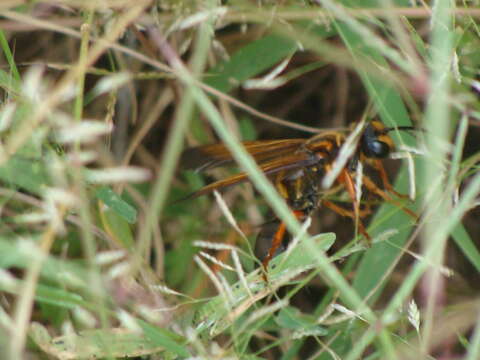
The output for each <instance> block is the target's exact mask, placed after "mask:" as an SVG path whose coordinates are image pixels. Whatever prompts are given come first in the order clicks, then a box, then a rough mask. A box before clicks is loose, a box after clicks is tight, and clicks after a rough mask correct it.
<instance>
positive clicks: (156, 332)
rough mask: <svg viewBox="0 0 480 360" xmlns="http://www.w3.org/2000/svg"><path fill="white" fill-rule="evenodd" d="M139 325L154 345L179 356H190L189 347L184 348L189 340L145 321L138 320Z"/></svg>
mask: <svg viewBox="0 0 480 360" xmlns="http://www.w3.org/2000/svg"><path fill="white" fill-rule="evenodd" d="M138 323H139V325H140V326H141V327H142V329H143V331H144V333H145V335H146V336H147V337H148V338H149V341H151V343H152V344H155V345H157V346H162V347H164V348H165V349H166V350H168V351H170V352H173V353H175V354H177V355H179V356H184V357H188V356H190V353H189V351H188V350H187V347H186V346H184V344H186V342H187V340H186V339H185V338H184V337H182V336H180V335H178V334H175V333H173V332H171V331H168V330H165V329H162V328H159V327H157V326H153V325H150V324H148V323H146V322H144V321H141V320H138Z"/></svg>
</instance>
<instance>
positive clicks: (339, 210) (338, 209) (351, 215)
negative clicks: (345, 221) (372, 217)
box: [322, 200, 372, 243]
mask: <svg viewBox="0 0 480 360" xmlns="http://www.w3.org/2000/svg"><path fill="white" fill-rule="evenodd" d="M322 205H324V206H325V207H327V208H329V209H330V210H332V211H334V212H336V213H337V214H339V215H341V216H345V217H349V218H352V219H354V220H355V219H357V218H358V231H359V232H360V234H362V235H363V236H364V237H365V239H367V241H368V242H369V243H371V241H372V238H371V236H370V235H369V234H368V232H367V230H365V226H364V225H363V222H362V220H360V218H362V217H364V216H365V215H367V214H369V213H370V209H367V210H364V211H359V212H358V213H355V212H353V211H350V210H347V209H344V208H342V207H341V206H338V205H337V204H335V203H333V202H331V201H328V200H323V201H322ZM357 214H358V217H357Z"/></svg>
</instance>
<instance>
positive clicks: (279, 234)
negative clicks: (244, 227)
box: [262, 210, 305, 277]
mask: <svg viewBox="0 0 480 360" xmlns="http://www.w3.org/2000/svg"><path fill="white" fill-rule="evenodd" d="M293 215H295V217H296V218H297V219H300V218H302V217H304V216H305V213H304V212H303V211H300V210H294V211H293ZM286 231H287V227H286V226H285V223H284V222H283V221H282V222H281V223H280V225H279V226H278V229H277V231H276V232H275V235H274V236H273V240H272V245H271V246H270V249H269V250H268V254H267V256H265V258H264V259H263V260H262V265H263V268H264V269H265V271H267V268H268V264H269V263H270V260H272V258H273V256H274V255H275V252H276V251H277V249H278V248H279V247H280V245H282V242H283V239H284V237H285V233H286ZM264 277H265V276H264Z"/></svg>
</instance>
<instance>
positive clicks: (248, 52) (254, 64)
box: [205, 35, 297, 92]
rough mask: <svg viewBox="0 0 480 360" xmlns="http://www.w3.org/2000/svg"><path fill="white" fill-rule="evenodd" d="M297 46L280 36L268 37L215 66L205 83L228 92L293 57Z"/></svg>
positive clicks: (254, 42) (249, 45)
mask: <svg viewBox="0 0 480 360" xmlns="http://www.w3.org/2000/svg"><path fill="white" fill-rule="evenodd" d="M296 49H297V46H296V45H295V43H294V42H293V41H292V40H290V39H286V38H283V37H281V36H278V35H267V36H265V37H263V38H261V39H258V40H256V41H253V42H251V43H249V44H248V45H246V46H244V47H243V48H241V49H240V50H238V51H237V52H236V53H234V54H233V55H232V57H231V58H230V59H229V60H227V61H224V62H222V63H220V64H218V65H217V66H215V67H214V68H213V69H212V70H211V71H210V73H209V74H208V75H207V77H206V78H205V83H206V84H208V85H210V86H212V87H214V88H216V89H218V90H220V91H223V92H228V91H230V90H231V89H233V88H234V87H236V86H238V85H239V84H240V83H241V82H242V81H245V80H247V79H249V78H251V77H253V76H256V75H258V74H260V73H261V72H262V71H265V70H267V69H269V68H270V67H272V66H273V65H275V64H276V63H278V62H280V61H282V60H283V59H285V58H287V57H289V56H291V55H292V54H293V53H294V52H295V50H296Z"/></svg>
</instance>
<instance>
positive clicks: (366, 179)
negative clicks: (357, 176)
mask: <svg viewBox="0 0 480 360" xmlns="http://www.w3.org/2000/svg"><path fill="white" fill-rule="evenodd" d="M363 184H364V185H365V187H366V188H367V189H368V190H369V191H371V192H372V193H374V194H376V195H378V196H380V197H381V198H382V199H384V200H385V201H386V202H389V203H391V204H393V205H395V206H397V207H399V208H400V209H402V211H403V212H404V213H405V214H407V215H409V216H411V217H412V218H413V219H414V220H415V221H418V215H417V214H415V213H414V212H413V211H412V210H410V209H408V208H406V207H403V206H402V204H401V203H399V202H398V201H396V200H395V199H393V198H392V197H391V196H390V195H388V194H387V193H386V192H385V191H383V190H382V189H380V188H379V187H378V186H377V185H376V184H375V183H374V182H373V181H372V180H371V179H370V178H369V177H367V176H363Z"/></svg>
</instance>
